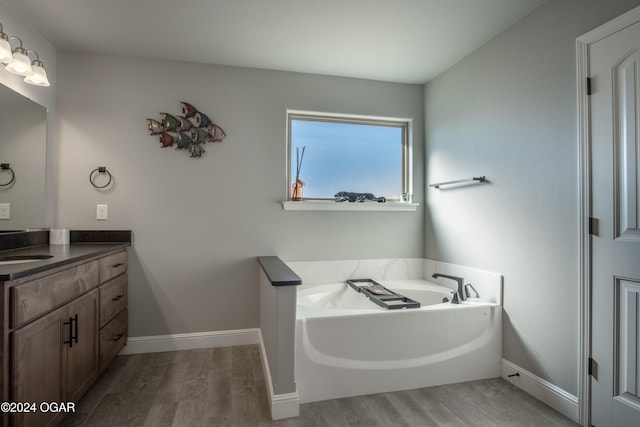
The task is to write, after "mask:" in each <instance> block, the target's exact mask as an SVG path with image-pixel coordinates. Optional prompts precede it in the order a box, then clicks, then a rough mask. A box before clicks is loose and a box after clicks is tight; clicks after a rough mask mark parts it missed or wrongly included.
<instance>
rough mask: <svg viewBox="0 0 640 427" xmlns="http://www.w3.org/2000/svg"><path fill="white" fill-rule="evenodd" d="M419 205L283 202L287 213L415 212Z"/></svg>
mask: <svg viewBox="0 0 640 427" xmlns="http://www.w3.org/2000/svg"><path fill="white" fill-rule="evenodd" d="M418 206H420V204H419V203H401V202H386V203H377V202H362V203H350V202H331V201H324V200H304V201H302V202H291V201H284V202H282V209H284V210H285V211H387V212H415V210H416V209H417V208H418Z"/></svg>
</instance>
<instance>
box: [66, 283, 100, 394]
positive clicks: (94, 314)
mask: <svg viewBox="0 0 640 427" xmlns="http://www.w3.org/2000/svg"><path fill="white" fill-rule="evenodd" d="M67 307H68V308H67V314H68V316H69V319H68V320H72V327H71V328H70V329H71V330H70V331H69V332H70V333H71V334H72V336H71V339H70V340H68V341H70V342H69V343H68V344H65V347H66V351H67V364H66V368H67V369H66V375H65V378H66V384H65V389H66V392H67V393H66V395H65V398H66V399H67V400H69V401H74V402H77V401H78V400H80V398H81V397H82V395H83V394H84V393H85V391H87V389H88V388H89V387H90V386H91V384H93V382H94V380H95V379H96V378H97V376H98V290H93V291H91V292H89V293H88V294H86V295H84V296H82V297H80V298H78V299H76V300H74V301H73V302H71V303H70V304H68V305H67ZM76 316H77V317H76ZM63 374H64V371H63Z"/></svg>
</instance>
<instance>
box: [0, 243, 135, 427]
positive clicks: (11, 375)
mask: <svg viewBox="0 0 640 427" xmlns="http://www.w3.org/2000/svg"><path fill="white" fill-rule="evenodd" d="M3 298H4V301H3V307H4V312H3V315H2V321H3V329H4V343H3V346H2V364H3V365H2V366H3V375H2V381H3V384H2V385H3V387H2V393H3V399H2V401H3V402H12V403H15V404H18V403H20V404H29V405H35V406H32V407H31V408H29V409H35V411H30V412H24V411H18V412H13V413H10V414H7V413H5V414H3V415H4V416H3V423H2V424H3V425H5V426H8V425H10V426H28V427H35V426H53V425H57V424H58V423H60V421H62V419H63V418H64V416H65V415H66V414H65V413H64V412H54V411H43V410H41V409H43V408H40V405H41V404H42V403H52V402H53V403H67V402H78V400H79V399H80V398H81V397H82V396H83V395H84V393H85V392H86V391H87V390H88V389H89V387H91V385H92V384H93V383H94V382H95V380H96V379H97V378H98V376H99V375H100V373H101V372H102V371H103V370H104V369H105V368H106V367H107V366H108V364H109V362H111V360H112V359H113V358H114V357H115V356H116V355H117V354H118V352H119V351H120V350H121V349H122V347H123V346H124V345H125V343H126V339H127V320H126V319H127V252H126V250H120V251H118V252H116V253H113V254H108V255H106V256H103V257H100V258H94V259H92V260H89V261H85V262H81V263H76V264H72V265H71V266H68V267H60V268H58V269H55V270H51V271H48V272H43V273H39V274H37V275H34V277H30V276H27V277H24V278H21V279H17V280H13V281H9V282H4V292H3ZM23 408H24V407H23Z"/></svg>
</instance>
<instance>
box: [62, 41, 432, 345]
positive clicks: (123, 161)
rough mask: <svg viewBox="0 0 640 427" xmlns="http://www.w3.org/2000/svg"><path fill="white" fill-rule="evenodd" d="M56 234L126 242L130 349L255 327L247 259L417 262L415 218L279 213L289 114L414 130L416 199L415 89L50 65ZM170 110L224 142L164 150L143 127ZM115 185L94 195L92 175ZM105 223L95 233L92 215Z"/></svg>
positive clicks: (79, 62) (239, 73)
mask: <svg viewBox="0 0 640 427" xmlns="http://www.w3.org/2000/svg"><path fill="white" fill-rule="evenodd" d="M58 75H59V77H58V82H57V83H58V95H57V113H58V119H59V120H58V129H57V139H58V141H59V150H58V151H57V153H56V154H57V158H56V163H57V165H58V174H57V186H58V188H59V194H58V197H57V200H56V225H57V226H59V227H72V228H125V229H131V230H133V235H134V243H133V247H132V249H131V252H132V256H131V270H130V290H129V295H130V335H131V336H148V335H162V334H170V333H187V332H198V331H214V330H228V329H239V328H249V327H257V326H258V320H259V318H258V316H259V313H258V275H257V274H258V273H257V272H258V268H257V261H256V259H255V257H256V256H259V255H278V256H280V257H281V258H283V259H285V260H316V259H318V260H324V259H343V258H389V257H422V256H423V250H424V248H423V237H422V236H423V235H424V218H423V208H422V206H421V207H420V208H419V209H418V211H417V212H301V211H283V210H282V206H281V204H280V202H281V200H282V199H283V198H284V192H285V187H286V182H285V175H286V171H285V162H286V156H285V149H286V141H285V123H286V120H285V113H286V109H287V108H292V109H307V110H315V111H328V112H336V113H354V114H370V115H378V116H393V117H398V116H399V117H409V118H414V119H415V122H414V150H415V153H414V162H415V168H414V171H415V192H416V194H417V197H416V199H417V200H416V201H418V202H420V203H422V202H423V194H424V187H423V183H424V173H423V165H422V164H423V162H422V159H423V158H424V132H423V130H424V122H423V120H424V108H423V105H424V103H423V87H422V86H421V85H402V84H391V83H381V82H374V81H365V80H355V79H347V78H334V77H322V76H315V75H308V74H296V73H286V72H272V71H263V70H252V69H244V68H234V67H223V66H212V65H203V64H195V63H179V62H166V61H151V60H142V59H126V58H118V57H102V56H90V55H82V54H72V53H64V52H59V57H58ZM180 101H186V102H190V103H192V104H193V105H195V106H196V107H198V108H199V109H200V110H201V111H202V112H204V113H205V114H208V115H209V116H210V117H211V118H212V119H213V120H214V122H216V123H217V124H219V125H220V126H221V127H222V128H223V129H224V130H225V132H226V133H227V137H226V138H225V140H224V141H223V142H222V143H220V144H211V143H207V145H206V146H205V149H206V153H205V155H204V156H203V157H202V158H199V159H192V158H189V155H188V153H187V152H184V151H175V150H174V149H173V148H164V149H162V148H160V144H159V142H158V138H157V137H156V136H150V135H149V133H148V131H147V122H146V119H147V118H158V117H159V116H160V112H168V113H179V112H180V108H181V104H180ZM99 165H100V166H106V167H107V168H108V170H109V171H110V172H111V173H112V174H113V177H114V180H115V185H114V186H113V188H111V189H110V190H109V191H102V192H101V191H97V190H95V189H94V188H93V187H91V185H90V184H89V182H88V175H89V172H90V171H91V170H93V169H94V168H96V167H98V166H99ZM98 203H106V204H108V214H109V220H108V221H106V222H102V221H96V220H95V211H96V204H98Z"/></svg>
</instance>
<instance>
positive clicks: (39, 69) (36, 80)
mask: <svg viewBox="0 0 640 427" xmlns="http://www.w3.org/2000/svg"><path fill="white" fill-rule="evenodd" d="M29 52H33V53H35V55H36V59H34V60H33V61H32V62H31V74H30V75H28V76H27V77H25V78H24V81H25V82H27V83H29V84H32V85H35V86H51V84H50V83H49V79H48V78H47V71H46V70H45V69H44V64H43V63H42V61H40V57H39V56H38V52H36V51H34V50H30V51H28V52H27V53H29Z"/></svg>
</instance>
